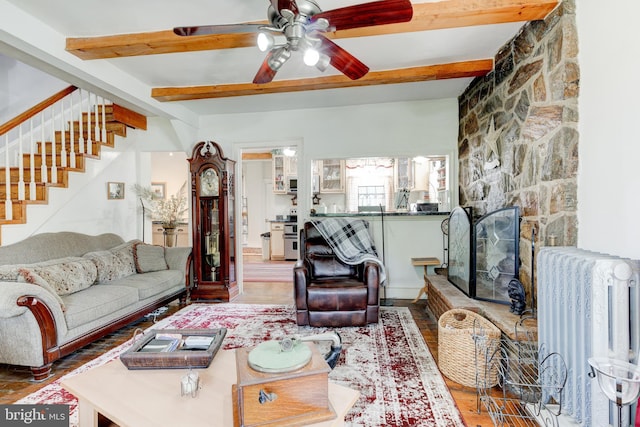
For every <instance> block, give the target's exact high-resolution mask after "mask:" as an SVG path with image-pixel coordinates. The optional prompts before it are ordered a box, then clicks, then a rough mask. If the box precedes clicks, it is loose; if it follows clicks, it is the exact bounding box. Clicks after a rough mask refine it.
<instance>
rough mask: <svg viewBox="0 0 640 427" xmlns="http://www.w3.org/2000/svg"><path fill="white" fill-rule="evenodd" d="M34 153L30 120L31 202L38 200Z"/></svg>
mask: <svg viewBox="0 0 640 427" xmlns="http://www.w3.org/2000/svg"><path fill="white" fill-rule="evenodd" d="M34 151H35V144H34V140H33V119H29V177H30V178H29V200H35V199H36V165H35V154H34Z"/></svg>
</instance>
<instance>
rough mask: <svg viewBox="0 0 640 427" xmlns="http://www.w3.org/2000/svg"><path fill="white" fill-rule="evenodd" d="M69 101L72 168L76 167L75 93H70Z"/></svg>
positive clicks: (70, 164)
mask: <svg viewBox="0 0 640 427" xmlns="http://www.w3.org/2000/svg"><path fill="white" fill-rule="evenodd" d="M69 103H70V104H71V105H70V106H69V107H70V108H69V118H70V120H69V121H68V122H67V123H68V126H69V153H70V154H69V162H70V163H69V166H70V167H72V168H75V167H76V147H75V146H76V142H75V136H76V135H75V132H74V128H75V126H74V124H73V107H74V105H73V93H71V94H70V95H69Z"/></svg>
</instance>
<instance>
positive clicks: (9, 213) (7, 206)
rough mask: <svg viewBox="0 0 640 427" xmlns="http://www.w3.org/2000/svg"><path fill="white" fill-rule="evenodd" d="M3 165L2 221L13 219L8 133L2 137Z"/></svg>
mask: <svg viewBox="0 0 640 427" xmlns="http://www.w3.org/2000/svg"><path fill="white" fill-rule="evenodd" d="M4 164H5V188H6V190H5V191H6V194H5V202H4V219H6V220H7V221H11V220H12V219H13V203H12V202H11V165H10V164H9V132H7V133H6V134H5V135H4Z"/></svg>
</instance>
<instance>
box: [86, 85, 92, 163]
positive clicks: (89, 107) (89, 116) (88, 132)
mask: <svg viewBox="0 0 640 427" xmlns="http://www.w3.org/2000/svg"><path fill="white" fill-rule="evenodd" d="M91 132H92V129H91V92H89V93H88V94H87V153H88V154H90V155H92V154H93V142H92V141H91Z"/></svg>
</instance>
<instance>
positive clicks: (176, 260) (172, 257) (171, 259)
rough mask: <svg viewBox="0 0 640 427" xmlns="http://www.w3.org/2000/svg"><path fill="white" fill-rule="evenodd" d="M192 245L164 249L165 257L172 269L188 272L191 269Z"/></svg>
mask: <svg viewBox="0 0 640 427" xmlns="http://www.w3.org/2000/svg"><path fill="white" fill-rule="evenodd" d="M190 256H191V248H190V247H170V248H165V249H164V258H165V260H166V261H167V265H168V266H169V269H171V270H180V271H182V272H187V271H188V270H189V257H190Z"/></svg>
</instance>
